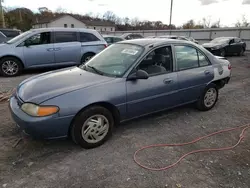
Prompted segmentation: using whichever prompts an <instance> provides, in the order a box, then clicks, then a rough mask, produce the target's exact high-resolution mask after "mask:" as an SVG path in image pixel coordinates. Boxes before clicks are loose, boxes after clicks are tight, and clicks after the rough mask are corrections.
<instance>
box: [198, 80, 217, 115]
mask: <svg viewBox="0 0 250 188" xmlns="http://www.w3.org/2000/svg"><path fill="white" fill-rule="evenodd" d="M211 90H214V91H216V98H215V101H214V103H213V104H212V105H211V106H207V105H206V104H205V96H206V94H207V92H208V91H211ZM218 96H219V90H218V88H217V86H216V85H215V84H209V85H208V86H207V87H206V88H205V90H204V91H203V93H202V94H201V96H200V98H199V100H198V101H197V103H196V106H197V109H198V110H200V111H208V110H210V109H212V108H213V107H214V106H215V104H216V102H217V101H218Z"/></svg>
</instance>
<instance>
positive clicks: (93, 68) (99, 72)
mask: <svg viewBox="0 0 250 188" xmlns="http://www.w3.org/2000/svg"><path fill="white" fill-rule="evenodd" d="M87 67H89V68H91V69H92V70H94V71H95V72H96V73H97V74H100V75H103V73H102V72H101V71H99V70H98V69H96V68H95V67H93V66H89V65H87Z"/></svg>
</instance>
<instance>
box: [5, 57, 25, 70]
mask: <svg viewBox="0 0 250 188" xmlns="http://www.w3.org/2000/svg"><path fill="white" fill-rule="evenodd" d="M7 57H12V58H16V59H18V60H19V61H20V63H21V64H22V66H23V68H24V64H23V61H22V60H21V59H20V58H19V57H17V56H14V55H6V56H3V57H1V58H0V61H1V60H2V59H4V58H7Z"/></svg>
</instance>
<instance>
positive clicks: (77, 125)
mask: <svg viewBox="0 0 250 188" xmlns="http://www.w3.org/2000/svg"><path fill="white" fill-rule="evenodd" d="M94 115H101V116H104V117H105V118H106V119H107V120H108V123H109V127H108V132H107V134H106V135H105V136H104V138H102V140H100V141H98V142H96V143H89V142H88V141H86V140H85V139H84V138H83V136H82V128H83V126H84V123H85V122H86V121H87V120H88V119H89V118H90V117H92V116H94ZM94 126H97V125H96V124H94ZM113 127H114V118H113V115H112V113H111V112H110V111H109V110H107V109H106V108H104V107H101V106H92V107H89V108H87V109H86V110H84V111H83V112H81V113H80V114H79V115H77V117H76V118H75V120H74V122H73V125H72V127H71V131H70V132H71V137H72V140H73V141H74V142H75V143H77V144H79V145H80V146H81V147H83V148H85V149H90V148H95V147H98V146H100V145H102V144H104V143H105V142H106V141H107V140H108V139H109V138H110V137H111V136H112V131H113ZM89 132H92V130H91V131H89Z"/></svg>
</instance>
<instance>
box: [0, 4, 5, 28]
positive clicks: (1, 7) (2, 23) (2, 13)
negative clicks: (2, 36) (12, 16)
mask: <svg viewBox="0 0 250 188" xmlns="http://www.w3.org/2000/svg"><path fill="white" fill-rule="evenodd" d="M2 2H3V0H0V9H1V10H0V11H1V13H0V14H1V16H0V17H1V18H0V20H1V22H0V27H2V28H5V20H4V12H3V6H2Z"/></svg>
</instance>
